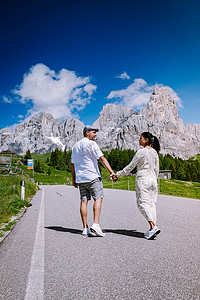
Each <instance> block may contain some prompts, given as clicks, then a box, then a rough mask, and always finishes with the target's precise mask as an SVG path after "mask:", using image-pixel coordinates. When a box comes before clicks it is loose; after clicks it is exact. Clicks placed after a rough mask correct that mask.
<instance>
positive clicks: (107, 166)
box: [99, 156, 115, 177]
mask: <svg viewBox="0 0 200 300" xmlns="http://www.w3.org/2000/svg"><path fill="white" fill-rule="evenodd" d="M99 159H100V161H101V163H102V165H104V167H105V168H106V169H107V170H108V172H109V173H110V175H111V177H113V176H115V173H114V172H113V170H112V168H111V166H110V164H109V162H108V161H107V159H106V158H105V156H101V157H100V158H99Z"/></svg>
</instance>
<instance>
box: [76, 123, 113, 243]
mask: <svg viewBox="0 0 200 300" xmlns="http://www.w3.org/2000/svg"><path fill="white" fill-rule="evenodd" d="M98 131H99V129H98V128H95V127H93V126H91V125H87V126H86V127H85V128H84V129H83V136H84V138H83V139H82V140H80V141H79V142H77V143H76V144H75V145H74V147H73V148H72V160H71V162H72V179H73V186H74V187H75V188H77V187H78V186H79V191H80V198H81V204H80V213H81V218H82V222H83V232H82V235H84V236H87V235H88V234H90V231H89V228H88V224H87V204H88V201H89V200H91V196H92V197H93V199H94V206H93V211H94V223H93V225H92V226H91V228H90V230H91V232H92V233H93V234H95V235H96V236H101V237H103V236H105V234H104V233H103V232H102V230H101V228H100V226H99V218H100V213H101V206H102V200H103V184H102V178H101V174H100V172H99V168H98V159H100V161H101V163H102V164H103V165H104V167H105V168H106V169H107V170H108V171H109V172H110V176H111V178H112V177H113V176H114V175H115V174H114V172H113V170H112V168H111V166H110V164H109V162H108V161H107V159H106V158H105V157H104V155H103V153H102V151H101V150H100V149H99V146H98V145H97V143H96V142H95V141H94V139H95V137H96V133H97V132H98Z"/></svg>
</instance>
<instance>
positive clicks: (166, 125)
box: [0, 87, 200, 159]
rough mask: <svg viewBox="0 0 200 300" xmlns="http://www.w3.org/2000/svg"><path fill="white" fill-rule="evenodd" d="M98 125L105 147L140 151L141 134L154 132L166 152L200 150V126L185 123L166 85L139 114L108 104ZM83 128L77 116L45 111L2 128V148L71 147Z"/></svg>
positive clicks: (39, 150)
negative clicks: (60, 116) (57, 116)
mask: <svg viewBox="0 0 200 300" xmlns="http://www.w3.org/2000/svg"><path fill="white" fill-rule="evenodd" d="M94 125H95V126H97V127H98V128H99V129H100V131H99V133H98V135H97V142H98V144H99V146H100V147H101V148H102V149H104V150H110V149H112V148H119V149H128V148H131V149H134V150H137V149H139V143H138V140H139V136H140V134H141V133H142V132H143V131H150V132H151V133H152V134H154V135H156V136H157V137H158V139H159V140H160V143H161V153H162V154H168V153H169V154H171V155H173V156H177V157H182V158H185V159H186V158H189V157H191V156H194V155H195V154H197V153H200V125H193V124H187V125H186V126H184V124H183V121H182V120H181V119H180V117H179V115H178V109H177V106H176V103H175V102H174V100H173V99H172V97H171V95H170V94H169V92H168V91H167V89H165V88H164V87H161V88H156V89H155V91H154V93H153V94H152V95H151V97H150V100H149V103H148V104H147V105H146V106H145V107H144V108H143V109H142V110H141V111H140V113H139V114H138V113H137V112H135V111H134V110H133V109H131V108H128V107H123V106H119V105H114V104H106V105H105V106H104V107H103V110H102V111H101V112H100V114H99V118H98V119H97V120H96V121H95V122H94ZM83 127H84V124H83V123H82V122H80V121H79V120H77V119H71V118H67V119H66V121H65V122H62V121H60V120H59V119H54V118H53V116H52V115H51V114H47V113H42V112H41V113H38V114H36V115H34V116H33V117H32V118H31V119H30V120H29V121H28V122H24V123H23V124H20V125H17V126H16V128H15V130H14V131H10V130H9V129H6V128H5V129H2V130H0V150H7V149H10V150H14V151H15V152H16V153H18V154H25V152H26V151H27V149H30V151H31V152H36V153H45V152H49V151H51V150H54V149H55V148H57V147H58V148H60V149H62V150H64V148H65V147H66V149H67V150H69V149H71V148H72V146H73V145H74V144H75V142H76V141H78V140H80V139H81V138H82V131H83Z"/></svg>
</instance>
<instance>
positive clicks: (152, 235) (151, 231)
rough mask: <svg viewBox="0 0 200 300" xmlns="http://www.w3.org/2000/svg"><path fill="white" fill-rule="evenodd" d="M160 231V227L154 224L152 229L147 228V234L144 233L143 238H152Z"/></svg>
mask: <svg viewBox="0 0 200 300" xmlns="http://www.w3.org/2000/svg"><path fill="white" fill-rule="evenodd" d="M159 233H160V229H159V228H158V227H157V226H154V228H153V229H152V230H149V234H147V233H146V235H145V238H146V239H147V240H150V239H153V238H155V237H156V235H158V234H159Z"/></svg>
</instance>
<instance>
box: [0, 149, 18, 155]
mask: <svg viewBox="0 0 200 300" xmlns="http://www.w3.org/2000/svg"><path fill="white" fill-rule="evenodd" d="M0 154H1V155H14V154H15V152H13V151H12V150H5V151H3V150H2V151H1V152H0Z"/></svg>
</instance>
